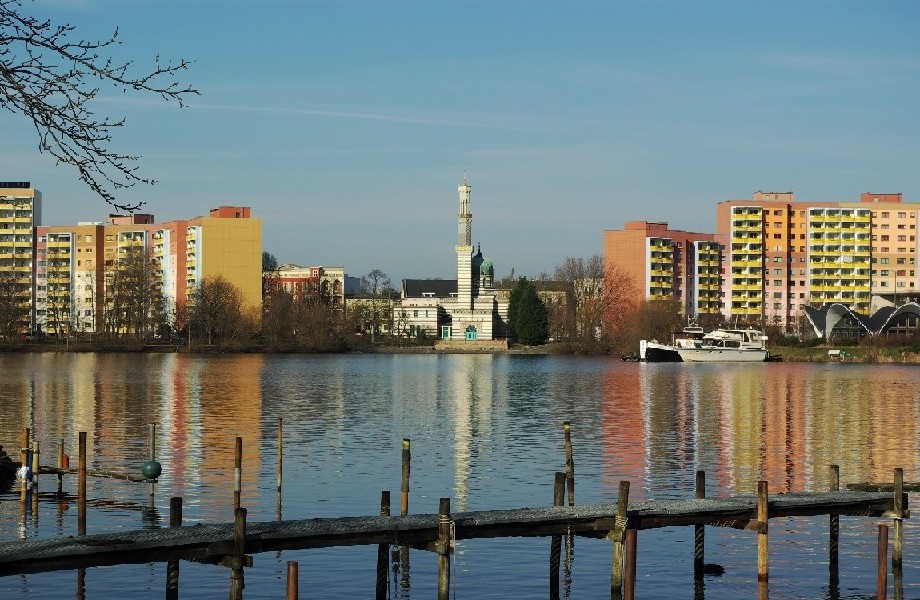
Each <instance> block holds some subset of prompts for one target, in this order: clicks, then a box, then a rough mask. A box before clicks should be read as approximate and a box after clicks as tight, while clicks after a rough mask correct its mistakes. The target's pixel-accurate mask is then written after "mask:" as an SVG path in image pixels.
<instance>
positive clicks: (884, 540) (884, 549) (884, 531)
mask: <svg viewBox="0 0 920 600" xmlns="http://www.w3.org/2000/svg"><path fill="white" fill-rule="evenodd" d="M887 596H888V525H885V524H884V523H880V524H879V526H878V595H877V598H878V600H885V598H886V597H887Z"/></svg>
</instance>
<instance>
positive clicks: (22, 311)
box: [0, 271, 29, 341]
mask: <svg viewBox="0 0 920 600" xmlns="http://www.w3.org/2000/svg"><path fill="white" fill-rule="evenodd" d="M17 277H18V275H17V274H16V273H14V272H13V271H0V337H2V338H4V339H6V340H10V341H13V340H15V339H16V338H17V337H18V336H19V335H20V334H21V333H22V332H23V331H24V329H25V328H26V327H27V325H28V322H29V304H28V298H23V295H22V293H21V288H20V286H19V283H18V282H17V281H16V278H17Z"/></svg>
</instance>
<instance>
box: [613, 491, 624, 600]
mask: <svg viewBox="0 0 920 600" xmlns="http://www.w3.org/2000/svg"><path fill="white" fill-rule="evenodd" d="M628 507H629V482H628V481H621V482H620V492H619V495H618V496H617V516H616V519H615V521H614V530H613V532H612V533H613V572H612V573H611V576H610V597H611V598H622V597H623V537H624V531H625V530H626V523H627V518H626V510H627V508H628Z"/></svg>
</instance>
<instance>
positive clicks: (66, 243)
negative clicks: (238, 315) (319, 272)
mask: <svg viewBox="0 0 920 600" xmlns="http://www.w3.org/2000/svg"><path fill="white" fill-rule="evenodd" d="M35 240H36V242H35V258H36V260H35V267H34V286H35V287H34V298H35V315H36V316H35V323H36V326H37V327H38V328H40V329H41V330H42V331H44V332H46V333H52V334H56V335H69V334H71V333H74V332H94V331H99V330H100V329H101V327H102V322H101V319H102V316H103V309H104V299H105V284H106V277H107V276H111V273H112V272H113V270H114V268H115V265H117V264H118V262H119V261H120V260H124V259H125V258H126V257H127V256H129V255H131V254H132V253H136V252H138V251H141V252H143V253H144V255H145V256H148V257H149V258H150V260H151V262H152V263H153V265H154V271H155V273H156V276H157V277H158V278H159V280H160V285H161V289H162V292H163V295H164V298H165V300H166V306H167V308H168V312H169V313H170V314H171V315H173V316H175V315H181V314H182V311H183V309H184V307H185V306H186V305H187V304H188V302H189V300H190V298H192V296H193V294H194V292H195V289H196V288H197V287H198V285H200V283H201V282H202V281H203V280H204V279H206V278H207V277H212V276H218V275H219V276H221V277H224V278H225V279H227V280H228V281H229V282H230V283H232V284H233V285H235V286H236V287H238V288H239V289H240V291H241V292H242V294H243V298H244V300H245V302H246V303H247V304H248V305H250V306H251V307H253V308H256V309H258V308H260V307H261V302H262V286H261V281H262V274H261V271H262V224H261V220H260V219H253V218H252V216H251V213H250V208H249V207H231V206H221V207H219V208H216V209H214V210H212V211H210V213H209V214H208V215H207V216H202V217H196V218H194V219H191V220H181V221H170V222H167V223H162V224H157V223H155V222H154V217H153V215H148V214H135V215H128V216H124V215H110V216H109V219H108V220H107V221H106V222H97V223H80V224H77V225H71V226H44V227H37V228H36V234H35Z"/></svg>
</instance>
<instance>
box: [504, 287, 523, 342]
mask: <svg viewBox="0 0 920 600" xmlns="http://www.w3.org/2000/svg"><path fill="white" fill-rule="evenodd" d="M526 286H527V278H526V277H521V278H520V279H518V281H517V283H516V284H514V287H513V288H511V296H510V297H509V298H508V337H510V338H516V337H517V332H516V331H515V329H514V322H515V320H516V319H517V315H518V308H519V306H520V303H521V294H522V293H523V292H524V288H525V287H526Z"/></svg>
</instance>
